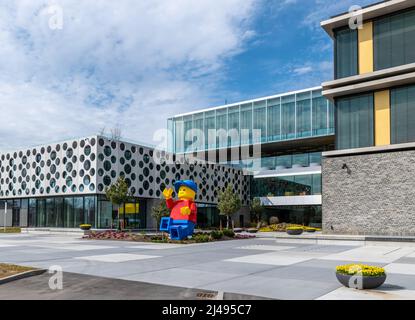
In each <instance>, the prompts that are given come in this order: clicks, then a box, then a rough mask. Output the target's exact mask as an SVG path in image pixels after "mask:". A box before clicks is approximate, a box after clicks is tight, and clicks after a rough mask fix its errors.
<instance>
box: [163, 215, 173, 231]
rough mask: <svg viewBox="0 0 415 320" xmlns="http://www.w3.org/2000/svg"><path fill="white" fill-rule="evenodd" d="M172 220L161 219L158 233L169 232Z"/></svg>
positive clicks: (167, 218)
mask: <svg viewBox="0 0 415 320" xmlns="http://www.w3.org/2000/svg"><path fill="white" fill-rule="evenodd" d="M171 221H172V219H171V218H169V217H163V218H161V221H160V231H165V232H169V230H170V224H171Z"/></svg>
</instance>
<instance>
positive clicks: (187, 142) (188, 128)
mask: <svg viewBox="0 0 415 320" xmlns="http://www.w3.org/2000/svg"><path fill="white" fill-rule="evenodd" d="M192 128H193V127H192V116H187V117H185V118H184V151H185V152H187V151H192V150H191V147H192V142H193V140H192V133H193V132H192Z"/></svg>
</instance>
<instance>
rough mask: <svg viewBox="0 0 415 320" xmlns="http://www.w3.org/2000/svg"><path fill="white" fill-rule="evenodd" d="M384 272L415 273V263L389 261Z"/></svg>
mask: <svg viewBox="0 0 415 320" xmlns="http://www.w3.org/2000/svg"><path fill="white" fill-rule="evenodd" d="M385 271H386V273H399V274H409V275H415V264H408V263H391V264H388V265H387V266H385Z"/></svg>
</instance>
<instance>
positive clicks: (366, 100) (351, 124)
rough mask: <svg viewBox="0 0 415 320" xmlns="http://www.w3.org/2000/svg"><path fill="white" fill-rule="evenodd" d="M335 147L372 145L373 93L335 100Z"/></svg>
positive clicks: (348, 147)
mask: <svg viewBox="0 0 415 320" xmlns="http://www.w3.org/2000/svg"><path fill="white" fill-rule="evenodd" d="M336 108H337V113H336V115H337V128H336V130H337V132H336V148H337V149H350V148H361V147H369V146H373V140H374V139H373V94H372V93H370V94H363V95H359V96H353V97H346V98H340V99H337V100H336Z"/></svg>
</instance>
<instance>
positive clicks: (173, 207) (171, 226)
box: [160, 180, 197, 240]
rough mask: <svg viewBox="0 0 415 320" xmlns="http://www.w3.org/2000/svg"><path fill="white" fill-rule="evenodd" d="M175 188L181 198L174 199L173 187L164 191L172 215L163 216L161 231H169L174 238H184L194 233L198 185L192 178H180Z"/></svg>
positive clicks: (171, 237)
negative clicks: (195, 200)
mask: <svg viewBox="0 0 415 320" xmlns="http://www.w3.org/2000/svg"><path fill="white" fill-rule="evenodd" d="M174 189H175V190H176V193H177V197H178V198H179V200H173V199H172V194H173V189H170V188H166V189H164V191H163V195H164V197H165V198H166V204H167V207H168V208H169V209H170V217H165V218H161V222H160V231H166V232H168V233H169V234H170V239H172V240H183V239H185V238H187V237H188V236H191V235H192V234H193V229H194V227H195V225H196V222H197V206H196V204H195V202H194V199H195V197H196V193H197V185H196V183H194V182H193V181H192V180H180V181H176V182H175V183H174Z"/></svg>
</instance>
